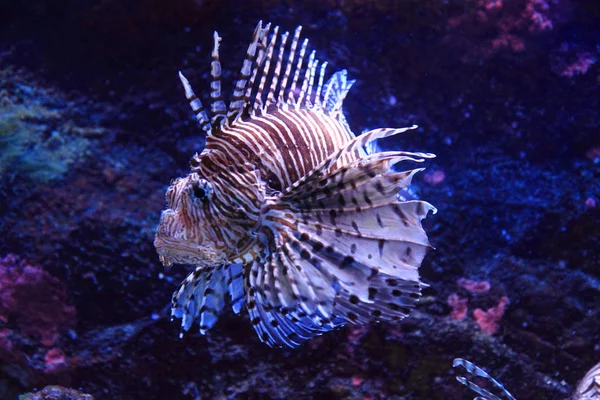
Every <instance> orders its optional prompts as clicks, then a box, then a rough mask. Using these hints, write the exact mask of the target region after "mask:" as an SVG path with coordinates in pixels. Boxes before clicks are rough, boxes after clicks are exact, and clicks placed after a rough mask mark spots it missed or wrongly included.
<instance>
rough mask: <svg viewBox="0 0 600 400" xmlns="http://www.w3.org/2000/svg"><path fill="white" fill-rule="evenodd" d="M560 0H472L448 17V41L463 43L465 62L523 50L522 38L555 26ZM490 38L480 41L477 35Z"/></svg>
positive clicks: (523, 39) (523, 40)
mask: <svg viewBox="0 0 600 400" xmlns="http://www.w3.org/2000/svg"><path fill="white" fill-rule="evenodd" d="M559 2H560V0H472V1H468V2H465V3H466V4H467V5H468V6H466V7H465V9H464V13H463V14H461V15H458V16H455V17H452V18H450V19H449V20H448V28H449V35H448V36H447V37H446V40H447V41H448V42H449V43H453V44H456V45H459V46H461V47H465V48H466V49H467V54H465V56H463V58H462V59H463V61H464V62H471V61H474V60H478V59H480V58H484V59H487V58H490V57H492V56H493V55H495V54H496V53H499V52H501V51H509V52H513V53H519V52H522V51H524V50H525V38H526V36H527V35H528V34H531V33H541V32H544V31H548V30H551V29H553V28H554V25H555V21H554V20H555V19H556V15H557V13H558V11H557V7H558V3H559ZM482 37H489V38H490V39H488V40H484V41H483V42H482V41H481V39H480V38H482Z"/></svg>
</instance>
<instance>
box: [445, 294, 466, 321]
mask: <svg viewBox="0 0 600 400" xmlns="http://www.w3.org/2000/svg"><path fill="white" fill-rule="evenodd" d="M447 301H448V305H449V306H450V307H451V308H452V311H451V312H450V316H451V317H452V319H453V320H461V319H464V318H465V317H466V316H467V303H468V300H467V299H463V298H460V297H458V295H457V294H456V293H453V294H451V295H450V296H448V300H447Z"/></svg>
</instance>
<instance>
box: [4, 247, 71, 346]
mask: <svg viewBox="0 0 600 400" xmlns="http://www.w3.org/2000/svg"><path fill="white" fill-rule="evenodd" d="M0 320H2V321H3V322H5V323H7V322H12V321H14V323H15V324H16V325H17V326H18V328H19V331H20V332H21V333H22V334H24V335H26V336H30V337H32V338H36V339H38V340H40V342H41V343H42V345H44V346H48V347H50V346H52V345H53V344H54V343H55V341H56V339H57V338H58V335H59V333H60V332H61V331H63V330H64V329H67V328H69V327H72V326H73V325H74V323H75V308H74V307H72V306H69V305H67V291H66V287H65V285H64V284H63V283H62V282H61V281H59V280H58V279H56V278H54V277H53V276H52V275H50V274H49V273H47V272H46V271H44V270H43V269H42V268H41V267H38V266H31V265H28V264H27V263H26V262H25V261H24V260H21V259H19V258H18V257H17V256H15V255H12V254H8V255H7V256H5V257H0Z"/></svg>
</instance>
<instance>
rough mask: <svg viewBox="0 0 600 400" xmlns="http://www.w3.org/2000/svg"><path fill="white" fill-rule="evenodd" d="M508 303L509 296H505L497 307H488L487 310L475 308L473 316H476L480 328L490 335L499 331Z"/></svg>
mask: <svg viewBox="0 0 600 400" xmlns="http://www.w3.org/2000/svg"><path fill="white" fill-rule="evenodd" d="M507 304H508V297H506V296H503V297H502V298H501V299H500V301H499V302H498V305H497V306H496V307H492V308H488V310H487V311H483V310H482V309H481V308H477V309H475V311H473V317H475V320H476V321H477V324H478V325H479V328H481V330H482V331H484V332H487V333H489V334H490V335H494V334H496V333H498V330H499V329H500V320H501V319H502V316H503V315H504V310H505V308H506V305H507Z"/></svg>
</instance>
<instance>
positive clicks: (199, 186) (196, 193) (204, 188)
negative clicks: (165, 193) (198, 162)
mask: <svg viewBox="0 0 600 400" xmlns="http://www.w3.org/2000/svg"><path fill="white" fill-rule="evenodd" d="M189 193H190V196H191V197H192V199H193V200H194V202H202V203H206V202H207V201H208V198H209V194H210V185H209V183H208V182H207V181H205V180H204V179H198V180H194V181H193V182H192V183H191V185H190V188H189Z"/></svg>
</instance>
